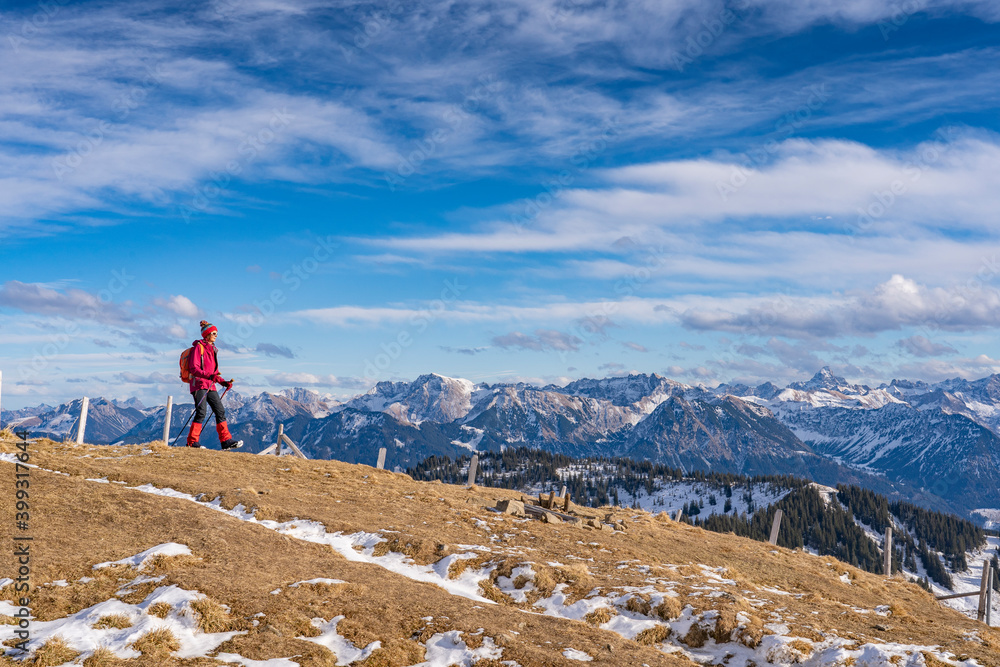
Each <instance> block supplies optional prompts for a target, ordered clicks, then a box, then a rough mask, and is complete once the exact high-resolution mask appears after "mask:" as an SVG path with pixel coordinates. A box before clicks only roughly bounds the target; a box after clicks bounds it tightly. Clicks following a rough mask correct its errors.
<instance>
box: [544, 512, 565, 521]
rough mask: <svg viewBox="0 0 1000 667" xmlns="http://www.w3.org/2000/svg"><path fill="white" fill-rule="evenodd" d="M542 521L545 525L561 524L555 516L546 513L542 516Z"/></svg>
mask: <svg viewBox="0 0 1000 667" xmlns="http://www.w3.org/2000/svg"><path fill="white" fill-rule="evenodd" d="M542 521H544V522H545V523H562V522H563V520H562V519H560V518H559V517H558V516H556V515H555V514H552V513H551V512H546V513H545V514H543V515H542Z"/></svg>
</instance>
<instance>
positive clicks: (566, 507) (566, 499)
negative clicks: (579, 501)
mask: <svg viewBox="0 0 1000 667" xmlns="http://www.w3.org/2000/svg"><path fill="white" fill-rule="evenodd" d="M565 488H566V487H563V489H565ZM563 512H569V494H568V493H564V494H563Z"/></svg>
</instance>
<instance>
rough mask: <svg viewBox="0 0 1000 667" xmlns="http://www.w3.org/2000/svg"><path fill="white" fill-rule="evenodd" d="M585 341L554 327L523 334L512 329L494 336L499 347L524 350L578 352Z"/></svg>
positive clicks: (494, 342)
mask: <svg viewBox="0 0 1000 667" xmlns="http://www.w3.org/2000/svg"><path fill="white" fill-rule="evenodd" d="M582 343H583V341H582V340H581V339H580V338H578V337H576V336H574V335H572V334H567V333H564V332H562V331H556V330H553V329H536V330H535V332H534V334H523V333H521V332H520V331H512V332H510V333H508V334H504V335H502V336H494V337H493V344H494V345H495V346H497V347H501V348H505V349H512V348H519V349H522V350H533V351H535V352H544V351H546V350H553V351H557V352H576V351H577V350H579V349H580V345H581V344H582Z"/></svg>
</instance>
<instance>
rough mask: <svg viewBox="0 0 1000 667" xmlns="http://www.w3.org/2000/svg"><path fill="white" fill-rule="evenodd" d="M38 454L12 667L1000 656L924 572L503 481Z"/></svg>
mask: <svg viewBox="0 0 1000 667" xmlns="http://www.w3.org/2000/svg"><path fill="white" fill-rule="evenodd" d="M15 451H16V450H15V442H14V441H13V440H11V439H6V440H3V441H0V452H3V453H5V454H6V456H5V459H7V462H2V463H0V470H2V471H4V474H5V475H7V477H8V479H9V480H13V479H14V464H13V463H12V462H9V461H10V460H12V459H11V456H10V455H11V454H13V453H14V452H15ZM29 451H30V453H31V463H32V464H33V465H37V466H39V467H38V468H32V469H31V473H30V474H31V477H30V481H31V487H30V503H31V523H30V530H29V532H30V535H31V536H32V537H33V538H34V539H33V542H32V543H31V554H32V559H31V568H32V569H31V582H32V585H33V587H37V588H34V589H33V590H32V591H31V599H32V606H31V609H32V613H33V614H34V616H35V619H34V621H33V625H32V633H33V639H34V641H33V643H32V645H31V646H30V648H31V649H32V651H31V654H30V655H28V656H24V655H23V654H20V653H8V655H7V656H4V657H3V658H0V664H10V665H14V664H30V665H63V664H83V665H88V666H90V667H101V666H104V665H107V666H112V665H199V666H200V665H221V664H254V663H252V662H250V661H271V662H270V663H269V667H271V666H275V667H277V666H278V665H295V664H299V665H310V666H311V665H334V664H347V663H351V664H357V665H366V666H368V667H374V666H376V665H380V666H389V665H392V666H400V667H401V666H403V665H418V664H421V663H425V662H426V663H427V664H434V665H446V664H477V665H480V667H492V666H496V665H502V664H506V665H513V664H517V665H521V667H542V666H547V665H573V664H580V662H579V661H580V660H581V659H585V658H588V657H589V658H590V659H591V660H590V663H591V664H594V665H608V666H611V665H615V666H618V665H637V666H638V665H644V664H645V665H678V666H680V665H687V666H690V665H695V664H699V663H704V662H708V663H709V664H722V663H725V664H728V665H751V664H753V665H758V666H760V665H765V664H775V665H787V664H798V663H803V664H808V665H817V666H826V665H830V666H831V667H833V666H835V665H844V666H847V665H868V664H871V665H875V664H899V665H904V664H905V665H908V664H914V665H918V664H924V665H957V664H965V665H973V664H978V665H984V666H985V665H997V664H1000V634H998V633H997V632H996V631H994V630H992V629H990V628H987V627H986V626H985V625H983V624H981V623H977V622H975V621H973V620H971V619H969V618H967V617H966V616H963V615H961V614H959V613H958V612H956V611H954V610H952V609H950V608H947V607H944V606H942V605H941V604H939V603H938V602H936V601H935V600H934V599H933V598H932V597H931V596H930V595H929V594H928V593H927V592H925V591H924V590H922V589H921V588H920V587H918V586H916V585H914V584H910V583H906V582H905V581H903V580H901V579H898V578H894V579H888V580H887V579H886V578H884V577H881V576H876V575H872V574H869V573H866V572H863V571H861V570H858V569H856V568H853V567H851V566H849V565H845V564H844V563H841V562H839V561H836V560H834V559H832V558H830V557H826V556H823V557H818V556H814V555H810V554H808V553H805V552H802V551H792V550H789V549H784V548H780V547H778V548H776V547H771V546H770V545H768V544H765V543H760V542H754V541H751V540H748V539H743V538H739V537H736V536H734V535H731V534H730V535H722V534H716V533H712V532H708V531H704V530H701V529H698V528H694V527H691V526H688V525H685V524H679V523H675V522H672V521H670V520H669V519H667V518H666V517H665V516H662V515H653V514H649V513H646V512H643V511H641V510H629V509H622V508H612V507H607V508H601V509H593V508H583V507H575V506H574V507H571V513H576V514H578V515H579V516H580V517H581V518H582V521H581V522H579V523H548V522H543V521H539V520H535V519H530V518H522V517H516V516H512V515H503V514H500V513H498V512H496V511H494V510H492V509H491V508H492V507H493V506H495V505H496V502H497V501H498V500H500V499H505V498H509V499H521V494H519V493H516V492H513V491H507V490H501V489H491V488H484V487H473V488H471V489H470V488H465V487H462V486H455V485H448V484H442V483H433V482H416V481H414V480H413V479H411V478H410V477H408V476H406V475H403V474H397V473H391V472H387V471H381V470H375V469H373V468H371V467H368V466H362V465H350V464H345V463H340V462H337V461H305V460H301V459H294V458H288V457H283V458H277V457H273V456H256V455H250V454H244V453H220V452H217V451H208V450H189V449H186V448H169V447H166V446H165V445H163V444H162V443H151V444H148V445H135V446H124V447H108V446H89V445H79V446H78V445H75V444H69V443H56V442H52V441H46V440H43V441H38V442H34V443H32V444H31V445H30V446H29ZM135 487H141V488H135ZM3 488H4V489H6V491H3V492H4V493H8V494H9V497H10V499H11V502H8V501H7V500H4V501H2V502H0V525H2V526H3V529H2V530H3V538H4V544H7V545H9V544H11V543H12V537H13V533H16V532H17V531H16V529H15V528H14V521H15V519H14V511H15V510H14V503H13V497H14V491H13V483H12V482H10V483H6V482H5V483H4V484H3ZM168 490H172V491H168ZM588 524H590V525H588ZM160 545H173V546H172V547H171V549H173V551H170V550H169V549H167V550H164V551H161V552H159V553H154V554H153V555H151V556H150V557H149V558H148V559H146V561H145V563H142V564H140V563H139V561H138V559H136V560H134V561H133V562H132V563H122V564H118V565H110V566H105V567H101V568H98V569H95V567H94V566H95V565H98V564H103V563H109V562H110V563H113V562H115V561H120V560H123V559H129V558H131V557H133V556H136V555H137V554H142V553H143V552H145V551H147V550H150V549H153V548H155V547H158V546H160ZM185 547H186V549H185ZM13 572H15V563H14V559H13V558H12V557H11V556H7V557H5V558H4V559H3V560H0V578H3V577H11V576H16V575H14V574H12V573H13ZM15 598H16V595H15V594H14V592H13V586H11V585H7V586H6V587H3V588H2V589H0V599H4V600H8V601H9V600H14V599H15ZM12 609H14V607H11V606H9V605H2V606H0V614H2V615H0V621H3V622H4V623H5V625H0V631H4V629H7V630H6V631H7V633H8V634H5V635H3V636H4V637H10V636H11V635H10V632H12V630H11V629H12V628H14V627H15V626H14V625H12V624H11V623H12V621H13V620H14V619H13V618H12V617H11V615H10V614H11V613H12V611H11V610H12ZM14 641H16V640H13V641H12V640H9V639H8V640H7V642H5V643H6V644H7V646H8V647H10V646H12V644H13V643H14ZM102 647H103V648H102ZM879 660H881V661H882V662H879ZM449 661H451V662H449ZM921 661H922V662H921ZM258 664H260V663H258Z"/></svg>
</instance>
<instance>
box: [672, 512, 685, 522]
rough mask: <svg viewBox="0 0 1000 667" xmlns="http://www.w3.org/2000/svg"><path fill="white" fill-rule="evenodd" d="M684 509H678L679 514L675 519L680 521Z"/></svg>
mask: <svg viewBox="0 0 1000 667" xmlns="http://www.w3.org/2000/svg"><path fill="white" fill-rule="evenodd" d="M683 514H684V510H677V516H675V517H674V521H680V520H681V516H683Z"/></svg>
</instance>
